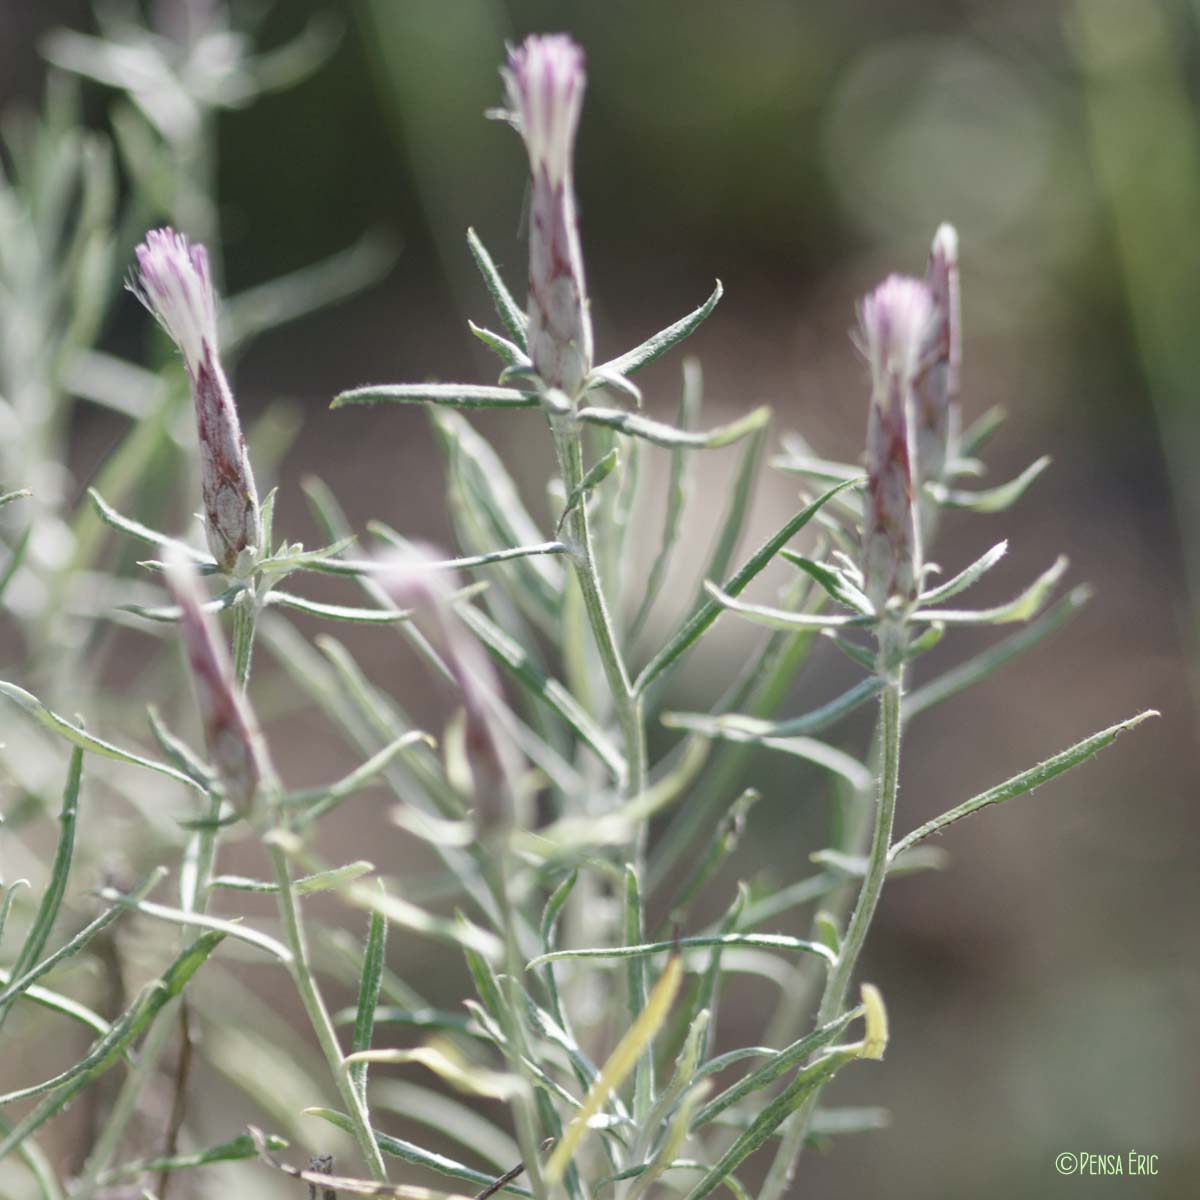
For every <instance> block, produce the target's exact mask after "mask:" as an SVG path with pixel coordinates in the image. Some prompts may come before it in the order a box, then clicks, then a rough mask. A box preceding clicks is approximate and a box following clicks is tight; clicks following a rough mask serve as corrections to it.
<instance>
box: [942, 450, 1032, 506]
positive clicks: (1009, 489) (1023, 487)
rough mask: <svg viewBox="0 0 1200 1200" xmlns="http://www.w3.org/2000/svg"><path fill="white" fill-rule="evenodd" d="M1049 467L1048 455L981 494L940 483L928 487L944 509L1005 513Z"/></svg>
mask: <svg viewBox="0 0 1200 1200" xmlns="http://www.w3.org/2000/svg"><path fill="white" fill-rule="evenodd" d="M1049 465H1050V457H1049V455H1046V456H1044V457H1042V458H1039V459H1038V460H1037V462H1034V463H1030V464H1029V466H1027V467H1026V468H1025V470H1024V471H1022V472H1021V474H1020V475H1018V476H1017V477H1016V479H1012V480H1010V481H1009V482H1008V483H1003V484H1001V485H1000V486H999V487H994V488H986V489H985V490H983V491H980V492H967V491H960V490H959V489H957V488H948V487H946V486H945V485H943V484H940V483H927V484H926V485H925V487H926V490H927V491H928V492H929V494H930V495H931V496H932V497H933V498H934V499H935V500H936V501H937V502H938V504H940V505H941V506H942V507H943V508H965V509H969V510H970V511H971V512H977V513H995V512H1003V511H1004V510H1005V509H1006V508H1011V507H1012V506H1013V505H1014V504H1015V503H1016V502H1017V501H1018V500H1019V499H1020V498H1021V497H1022V496H1023V495H1024V494H1025V492H1026V491H1028V489H1029V486H1030V485H1031V484H1032V483H1033V481H1034V480H1035V479H1037V477H1038V476H1039V475H1041V473H1042V472H1043V471H1044V470H1045V469H1046V468H1047V467H1048V466H1049Z"/></svg>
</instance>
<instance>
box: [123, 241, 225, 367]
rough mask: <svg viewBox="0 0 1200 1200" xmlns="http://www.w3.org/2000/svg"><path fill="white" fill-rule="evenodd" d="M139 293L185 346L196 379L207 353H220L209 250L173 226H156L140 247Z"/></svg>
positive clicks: (173, 337)
mask: <svg viewBox="0 0 1200 1200" xmlns="http://www.w3.org/2000/svg"><path fill="white" fill-rule="evenodd" d="M136 254H137V261H138V279H137V280H135V281H134V282H133V283H132V284H131V285H130V287H131V290H132V291H133V293H134V295H136V296H137V298H138V299H139V300H141V302H142V303H143V304H144V305H145V306H146V307H147V308H148V309H149V310H150V312H151V313H153V315H154V317H155V319H156V320H157V321H158V323H159V324H160V325H161V326H162V327H163V328H164V329H165V330H166V331H167V335H168V336H169V337H170V339H171V341H173V342H174V343H175V345H176V346H178V347H179V352H180V353H181V354H182V355H183V361H184V362H185V363H186V364H187V369H188V374H189V375H190V376H192V378H195V376H196V373H197V372H198V371H199V369H200V366H201V364H202V363H203V362H204V359H205V356H206V349H207V353H208V354H211V356H212V357H213V358H216V355H217V298H216V293H215V292H214V291H213V285H212V275H211V273H210V272H209V267H208V251H207V250H206V249H205V248H204V247H203V246H199V245H193V244H192V243H191V242H190V241H188V239H187V237H186V236H185V235H184V234H182V233H176V232H175V230H173V229H171V228H170V227H168V228H166V229H152V230H151V231H150V232H149V233H148V234H146V240H145V241H144V242H143V243H142V244H141V245H140V246H138V248H137V250H136Z"/></svg>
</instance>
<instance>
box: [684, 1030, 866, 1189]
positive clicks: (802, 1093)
mask: <svg viewBox="0 0 1200 1200" xmlns="http://www.w3.org/2000/svg"><path fill="white" fill-rule="evenodd" d="M857 1057H858V1051H857V1050H834V1051H832V1052H830V1053H829V1054H827V1055H825V1057H824V1058H819V1059H817V1061H816V1062H815V1063H812V1064H810V1065H809V1066H807V1067H803V1068H802V1069H801V1070H800V1071H798V1072H797V1074H796V1077H795V1079H793V1080H792V1082H791V1083H790V1084H788V1086H787V1088H786V1089H785V1090H784V1091H782V1092H781V1093H780V1094H779V1095H778V1096H777V1097H776V1098H775V1099H774V1100H773V1101H772V1102H771V1103H770V1104H768V1105H767V1107H766V1108H764V1109H763V1110H762V1112H760V1113H759V1114H758V1116H757V1117H756V1118H755V1119H754V1121H753V1122H752V1123H751V1124H750V1126H749V1128H747V1129H746V1130H745V1131H744V1132H743V1133H742V1134H741V1135H740V1136H739V1137H738V1139H737V1140H736V1141H735V1142H734V1143H733V1145H732V1146H730V1147H729V1149H728V1150H727V1151H726V1152H725V1153H724V1154H723V1155H722V1156H721V1158H720V1159H719V1161H718V1162H717V1164H716V1165H715V1166H714V1167H712V1169H711V1170H710V1171H709V1172H708V1174H706V1175H705V1176H704V1178H703V1179H701V1180H700V1182H699V1183H698V1184H696V1186H695V1187H694V1188H692V1190H691V1191H690V1192H689V1193H688V1195H687V1200H703V1197H704V1196H707V1195H708V1194H709V1193H710V1192H712V1191H713V1190H715V1189H716V1188H718V1187H719V1186H720V1185H721V1183H722V1181H723V1180H724V1179H725V1178H726V1177H727V1176H728V1175H729V1174H730V1173H731V1172H732V1171H734V1170H736V1169H737V1167H738V1166H740V1165H741V1163H742V1162H743V1161H745V1159H746V1158H748V1157H749V1156H750V1155H751V1154H753V1153H754V1151H755V1150H757V1149H758V1148H759V1147H760V1146H761V1145H762V1144H763V1143H764V1142H765V1141H766V1140H767V1139H768V1138H769V1137H770V1136H771V1135H772V1134H773V1133H774V1132H775V1130H776V1129H778V1128H779V1126H780V1125H782V1124H783V1122H784V1121H786V1120H787V1118H788V1117H790V1116H791V1114H792V1113H794V1112H795V1111H796V1109H798V1108H799V1107H800V1105H801V1104H803V1103H804V1101H805V1100H807V1099H808V1097H809V1096H810V1095H812V1093H813V1092H815V1091H816V1090H817V1089H818V1088H820V1087H822V1086H823V1085H824V1084H825V1083H826V1082H827V1081H828V1080H830V1079H831V1078H833V1076H834V1075H835V1074H836V1073H837V1072H838V1071H839V1070H840V1069H841V1068H842V1067H844V1066H845V1065H846V1064H847V1063H848V1062H853V1061H854V1059H856V1058H857Z"/></svg>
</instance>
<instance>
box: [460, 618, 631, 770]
mask: <svg viewBox="0 0 1200 1200" xmlns="http://www.w3.org/2000/svg"><path fill="white" fill-rule="evenodd" d="M455 611H456V612H457V613H458V615H459V617H461V619H462V621H463V623H464V624H465V625H466V626H467V628H468V629H470V630H471V632H472V633H473V634H474V635H475V636H476V637H477V638H478V639H479V640H480V641H481V642H482V643H483V644H484V646H485V647H486V648H487V650H488V652H489V653H490V654H491V655H492V657H493V658H494V659H495V660H496V661H497V662H498V663H499V664H500V665H501V666H502V667H503V668H504V669H505V670H506V671H508V672H509V673H510V674H511V675H512V676H513V678H514V679H516V680H517V682H518V683H520V684H521V686H522V687H524V688H525V689H526V690H528V691H529V692H530V693H531V694H532V695H533V696H534V697H536V698H537V699H538V700H540V701H541V702H542V703H543V704H545V705H547V706H548V707H549V708H551V709H552V710H553V711H554V712H555V713H557V714H558V716H560V717H561V718H562V719H563V720H564V721H565V722H566V723H567V725H568V726H569V727H570V728H571V729H573V730H574V731H575V733H576V734H578V735H579V737H580V738H581V739H582V740H583V741H584V742H585V743H586V744H587V745H588V746H589V747H590V748H591V749H592V750H593V751H594V752H595V754H596V756H597V757H598V758H599V759H600V761H601V762H602V763H604V764H605V766H607V767H608V769H609V770H610V771H611V772H612V773H613V774H614V775H615V776H616V777H617V778H618V779H621V778H624V776H625V759H624V758H623V757H622V755H621V753H620V751H619V750H617V748H616V747H615V746H614V745H613V744H612V742H611V741H610V740H609V737H608V734H606V733H605V732H604V730H602V729H601V728H600V726H599V725H597V724H596V722H595V721H594V720H593V719H592V717H591V716H590V715H589V714H588V713H587V711H586V710H585V709H584V708H583V707H582V706H581V705H580V704H579V702H578V701H577V700H576V699H575V698H574V696H572V695H571V693H570V692H568V691H567V689H566V688H565V687H563V685H562V684H561V683H559V682H558V681H557V680H556V679H551V678H550V677H549V676H547V675H544V674H543V673H542V672H541V670H540V669H539V668H538V667H537V666H536V665H535V664H534V662H533V660H532V659H531V658H530V657H529V655H528V653H527V652H526V651H525V649H524V648H523V647H522V646H521V644H520V643H519V642H517V641H516V640H515V639H513V638H510V637H509V636H508V634H507V633H505V632H504V631H503V630H502V629H501V628H500V627H499V626H498V625H496V624H495V623H494V622H493V621H491V620H490V619H489V618H488V617H487V616H485V615H484V614H483V613H481V612H480V611H479V610H478V609H477V608H475V607H473V606H472V605H469V604H464V605H460V606H459V607H458V608H457V609H456V610H455Z"/></svg>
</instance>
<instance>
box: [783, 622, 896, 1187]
mask: <svg viewBox="0 0 1200 1200" xmlns="http://www.w3.org/2000/svg"><path fill="white" fill-rule="evenodd" d="M887 640H888V639H887V638H886V637H885V638H882V639H881V649H880V659H881V665H882V661H883V660H884V659H885V658H887V657H889V654H888V646H887V644H886V643H887ZM897 657H898V656H897ZM903 670H904V669H903V666H895V667H893V668H892V670H891V671H890V672H889V674H890V675H891V678H890V679H889V681H888V685H887V687H886V688H884V690H883V692H882V693H881V694H880V710H879V757H880V771H879V795H878V802H877V805H876V811H875V825H874V829H873V831H872V834H871V847H870V850H869V851H868V855H867V870H866V874H865V875H864V876H863V881H862V887H861V888H860V889H859V893H858V902H857V903H856V904H855V906H854V912H853V913H852V914H851V916H850V924H849V925H848V926H847V927H846V935H845V937H844V938H843V939H842V945H841V948H840V949H839V951H838V958H837V962H836V963H835V964H834V967H833V970H832V971H830V973H829V977H828V979H827V980H826V982H825V993H824V995H823V996H822V998H821V1007H820V1009H819V1010H818V1013H817V1027H818V1028H820V1027H821V1026H822V1025H824V1024H826V1023H827V1022H829V1021H831V1020H833V1019H834V1018H835V1017H836V1016H838V1015H840V1013H841V1011H842V1009H843V1008H844V1007H845V1004H846V994H847V992H848V991H849V990H850V983H851V981H852V979H853V977H854V972H855V969H856V968H857V966H858V959H859V956H860V954H861V953H862V948H863V945H864V943H865V942H866V940H867V933H868V931H869V930H870V928H871V921H872V920H873V919H874V916H875V909H876V907H877V906H878V904H879V896H880V893H881V892H882V891H883V884H884V880H885V879H886V878H887V869H888V851H889V850H890V849H891V844H892V825H893V822H894V820H895V815H896V795H897V792H898V790H899V783H900V696H901V692H902V689H903V682H904V680H903ZM819 1097H820V1089H817V1090H816V1091H814V1092H813V1093H812V1095H811V1096H810V1097H809V1098H808V1100H807V1101H806V1102H805V1103H804V1104H803V1105H802V1106H801V1107H800V1109H799V1110H798V1111H797V1112H796V1114H795V1115H794V1116H793V1117H792V1118H791V1120H790V1122H789V1123H788V1125H787V1126H786V1127H785V1129H784V1133H783V1139H782V1141H781V1143H780V1146H779V1150H778V1152H777V1153H776V1156H775V1161H774V1162H773V1163H772V1164H771V1170H770V1173H769V1174H768V1175H767V1179H766V1182H765V1183H764V1184H763V1189H762V1191H761V1192H760V1193H759V1200H781V1197H782V1196H783V1195H784V1194H785V1193H786V1192H787V1190H788V1188H789V1187H790V1186H791V1183H792V1178H793V1176H794V1175H795V1172H796V1163H797V1162H798V1160H799V1157H800V1151H801V1150H802V1149H803V1147H804V1139H805V1136H806V1135H807V1133H808V1125H809V1121H810V1120H811V1118H812V1114H813V1112H814V1110H815V1109H816V1106H817V1101H818V1099H819Z"/></svg>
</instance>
